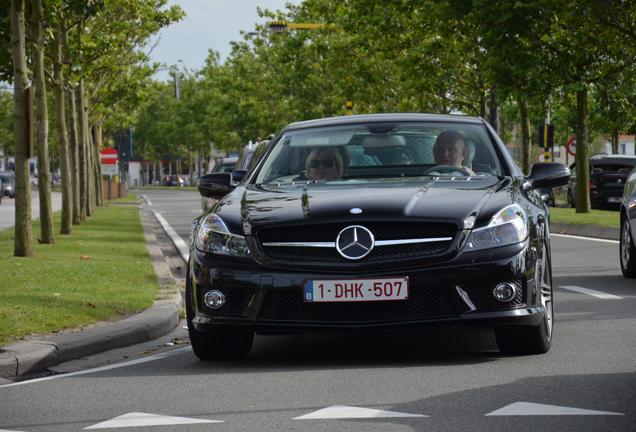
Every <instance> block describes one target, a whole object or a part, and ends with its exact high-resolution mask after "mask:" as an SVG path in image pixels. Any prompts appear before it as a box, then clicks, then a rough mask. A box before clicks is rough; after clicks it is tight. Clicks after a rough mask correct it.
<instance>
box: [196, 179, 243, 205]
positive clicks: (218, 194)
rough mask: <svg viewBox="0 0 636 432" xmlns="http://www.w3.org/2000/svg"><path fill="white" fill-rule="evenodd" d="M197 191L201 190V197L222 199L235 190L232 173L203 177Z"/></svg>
mask: <svg viewBox="0 0 636 432" xmlns="http://www.w3.org/2000/svg"><path fill="white" fill-rule="evenodd" d="M197 189H199V193H200V194H201V196H204V197H207V198H216V199H221V198H223V197H224V196H225V195H227V194H228V193H230V192H232V189H234V186H232V173H214V174H206V175H204V176H201V177H200V178H199V185H198V186H197Z"/></svg>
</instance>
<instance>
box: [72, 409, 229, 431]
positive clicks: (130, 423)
mask: <svg viewBox="0 0 636 432" xmlns="http://www.w3.org/2000/svg"><path fill="white" fill-rule="evenodd" d="M197 423H223V422H222V421H221V420H205V419H193V418H187V417H170V416H162V415H157V414H146V413H140V412H132V413H128V414H124V415H120V416H119V417H115V418H113V419H111V420H107V421H104V422H101V423H97V424H94V425H93V426H89V427H86V428H84V430H87V429H110V428H125V427H139V426H166V425H180V424H197Z"/></svg>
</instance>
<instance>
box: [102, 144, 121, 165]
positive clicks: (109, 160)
mask: <svg viewBox="0 0 636 432" xmlns="http://www.w3.org/2000/svg"><path fill="white" fill-rule="evenodd" d="M117 157H118V153H117V149H114V148H112V147H106V148H105V149H104V150H102V151H100V152H99V158H100V159H101V163H102V165H117Z"/></svg>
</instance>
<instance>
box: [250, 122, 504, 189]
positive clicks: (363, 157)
mask: <svg viewBox="0 0 636 432" xmlns="http://www.w3.org/2000/svg"><path fill="white" fill-rule="evenodd" d="M500 175H502V169H501V164H500V163H499V160H498V158H497V154H496V152H495V150H494V147H493V143H492V142H491V140H490V138H489V136H488V134H487V133H486V130H485V128H484V126H483V125H480V124H467V123H440V122H436V123H428V122H427V123H401V124H396V123H369V124H362V125H342V126H331V127H323V128H311V129H304V130H297V131H289V132H287V133H285V134H284V135H283V136H282V137H281V139H280V140H279V141H278V142H277V143H276V146H275V148H274V149H273V151H272V152H271V153H270V154H269V156H268V158H267V160H266V161H265V163H264V165H263V167H262V168H261V170H260V172H259V173H258V175H257V177H256V183H258V184H261V183H296V182H325V183H328V182H336V181H343V180H350V179H361V178H399V177H412V176H413V177H417V176H500Z"/></svg>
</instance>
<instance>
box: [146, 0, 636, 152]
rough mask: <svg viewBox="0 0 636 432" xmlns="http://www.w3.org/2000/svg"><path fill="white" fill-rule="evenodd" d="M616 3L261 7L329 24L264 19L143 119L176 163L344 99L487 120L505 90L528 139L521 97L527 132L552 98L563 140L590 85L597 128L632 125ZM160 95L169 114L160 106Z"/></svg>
mask: <svg viewBox="0 0 636 432" xmlns="http://www.w3.org/2000/svg"><path fill="white" fill-rule="evenodd" d="M611 3H612V5H611V7H606V6H603V4H601V3H599V2H594V1H592V0H583V1H579V2H567V1H552V0H526V1H523V2H521V1H518V0H501V1H493V0H470V1H464V0H443V1H433V0H428V1H419V2H413V1H408V0H401V1H393V2H377V1H373V0H351V1H347V2H339V1H333V0H305V1H304V2H302V3H300V4H298V5H287V8H286V10H285V11H276V12H273V11H268V10H260V9H259V13H260V14H261V16H264V17H266V18H269V19H272V20H274V19H286V20H287V21H288V22H290V23H323V24H326V26H325V27H324V28H322V29H315V30H304V29H291V28H289V29H287V31H285V32H284V33H275V32H271V31H270V30H269V29H268V28H267V27H266V26H261V27H258V28H257V29H256V30H257V33H256V34H245V35H244V37H243V40H241V41H238V42H234V43H233V44H232V53H231V54H230V56H229V58H228V59H227V60H226V61H225V62H224V63H223V64H220V63H219V58H218V54H217V53H216V52H214V51H210V54H209V56H208V59H207V61H206V65H205V66H204V67H203V68H202V69H201V70H200V71H198V72H197V73H195V74H191V75H188V76H185V77H184V78H183V81H182V88H183V91H182V95H183V96H182V99H181V100H180V101H178V102H176V103H174V104H173V101H170V100H169V99H166V97H168V96H167V95H169V90H168V89H166V90H165V92H166V93H165V94H164V95H163V96H159V95H157V94H152V93H148V98H149V99H148V100H146V101H144V103H141V104H140V110H139V118H138V121H137V122H136V124H135V127H136V128H137V129H138V135H140V136H143V137H144V140H145V145H146V146H148V147H153V150H152V153H153V154H155V155H159V154H162V153H165V151H167V150H166V149H168V150H169V152H170V153H171V154H172V155H173V157H176V156H177V155H179V154H183V149H186V150H188V149H189V150H194V149H199V150H203V149H205V148H206V145H207V143H208V142H209V141H214V142H215V143H216V144H217V146H218V147H220V148H221V149H224V150H229V149H233V148H238V147H240V146H242V145H244V144H245V143H246V142H247V141H248V140H250V139H251V140H255V139H258V138H263V137H265V136H267V135H268V134H269V133H272V132H276V131H277V130H279V129H280V128H281V127H282V126H284V125H285V124H287V123H290V122H293V121H298V120H306V119H310V118H318V117H326V116H333V115H343V114H345V113H346V110H345V107H344V104H345V101H347V100H351V101H353V103H354V112H355V113H372V112H394V111H401V112H405V111H407V112H433V113H449V112H457V111H460V112H463V113H466V114H473V115H481V116H485V115H486V113H487V112H488V109H489V105H490V104H491V103H492V102H491V97H492V95H493V94H496V95H497V98H498V100H499V104H500V112H501V123H502V126H503V130H502V135H503V137H504V139H505V140H506V141H507V142H511V143H515V142H516V143H518V142H520V141H521V138H520V133H519V129H520V128H519V122H520V119H519V110H518V107H517V101H518V98H519V97H523V98H524V99H525V100H526V101H528V116H529V121H530V124H531V126H532V132H531V139H532V140H533V141H536V132H535V130H536V127H537V125H538V124H539V123H541V122H543V120H544V118H545V115H546V111H547V110H548V104H549V106H550V109H551V111H552V119H553V123H554V124H555V126H556V127H555V138H556V143H557V144H562V145H563V144H565V142H566V141H567V138H568V137H569V136H571V135H572V134H574V132H575V129H576V124H577V122H576V98H575V92H576V88H577V86H581V85H585V86H587V88H589V94H590V100H591V107H592V108H591V111H590V133H591V135H595V134H598V133H603V134H606V135H609V134H612V133H614V132H615V131H620V132H621V133H624V132H626V131H627V130H629V129H631V128H633V127H634V120H633V119H634V110H633V108H632V107H633V106H635V105H636V104H635V102H636V90H635V89H636V86H635V85H634V84H635V82H634V75H635V72H634V64H636V62H635V61H634V60H635V59H636V48H634V45H633V40H634V39H635V36H636V35H634V34H633V33H634V30H633V29H634V28H636V18H635V17H636V5H635V4H634V3H633V2H611ZM159 99H160V100H161V101H162V102H161V106H163V107H164V111H165V112H166V113H167V112H170V115H167V114H166V115H164V113H161V114H159V113H157V111H155V110H156V109H157V103H158V101H159ZM548 101H549V102H548ZM172 105H175V107H174V110H173V108H171V107H172ZM151 120H153V121H154V122H155V123H157V124H151ZM164 122H166V123H165V124H163V123H164ZM159 130H161V131H162V132H161V133H157V132H152V131H159ZM175 131H178V133H176V134H175ZM162 149H163V150H162ZM149 154H150V153H149Z"/></svg>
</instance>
